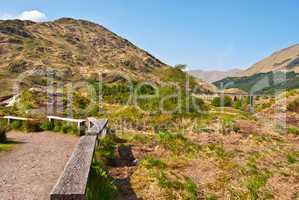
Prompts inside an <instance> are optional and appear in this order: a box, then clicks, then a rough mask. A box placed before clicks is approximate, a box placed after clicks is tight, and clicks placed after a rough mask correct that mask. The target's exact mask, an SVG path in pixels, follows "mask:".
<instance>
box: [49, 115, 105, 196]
mask: <svg viewBox="0 0 299 200" xmlns="http://www.w3.org/2000/svg"><path fill="white" fill-rule="evenodd" d="M90 123H91V124H92V125H89V127H90V128H92V130H91V131H89V134H88V135H85V136H82V137H81V138H80V141H79V143H78V145H77V146H76V148H75V150H74V152H73V154H72V156H71V158H70V159H69V161H68V162H67V164H66V166H65V168H64V171H63V173H62V175H61V176H60V178H59V179H58V181H57V183H56V185H55V186H54V188H53V189H52V192H51V194H50V199H51V200H84V199H85V193H86V187H87V182H88V177H89V172H90V167H91V164H92V160H93V156H94V152H95V149H96V145H97V140H98V139H99V137H100V136H101V135H102V134H106V127H107V125H108V121H107V120H106V119H103V120H97V121H91V122H90ZM94 127H95V128H94ZM87 133H88V132H87Z"/></svg>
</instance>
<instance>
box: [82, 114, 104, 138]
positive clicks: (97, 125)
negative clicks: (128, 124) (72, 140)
mask: <svg viewBox="0 0 299 200" xmlns="http://www.w3.org/2000/svg"><path fill="white" fill-rule="evenodd" d="M88 123H89V125H88V130H87V131H86V133H87V135H99V134H101V133H102V131H103V130H104V129H105V128H106V126H107V124H108V120H107V119H100V120H99V119H96V118H93V117H90V118H88ZM91 124H92V125H93V126H92V127H91Z"/></svg>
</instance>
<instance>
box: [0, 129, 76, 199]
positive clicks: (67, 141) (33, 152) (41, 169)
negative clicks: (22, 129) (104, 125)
mask: <svg viewBox="0 0 299 200" xmlns="http://www.w3.org/2000/svg"><path fill="white" fill-rule="evenodd" d="M8 137H9V139H12V140H13V141H16V142H20V144H17V145H15V147H14V149H13V150H12V151H11V152H4V153H3V152H1V153H0V200H43V199H49V193H50V191H51V189H52V187H53V186H54V185H55V183H56V181H57V179H58V178H59V176H60V174H61V172H62V170H63V168H64V166H65V164H66V162H67V160H68V158H69V157H70V155H71V153H72V151H73V149H74V147H75V145H76V143H77V141H78V138H77V137H75V136H70V135H63V134H57V133H34V134H23V133H9V134H8Z"/></svg>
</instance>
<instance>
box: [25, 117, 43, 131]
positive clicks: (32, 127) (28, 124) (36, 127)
mask: <svg viewBox="0 0 299 200" xmlns="http://www.w3.org/2000/svg"><path fill="white" fill-rule="evenodd" d="M40 124H41V122H40V121H38V120H28V121H25V123H24V129H25V131H26V132H38V131H41V130H42V129H41V128H40Z"/></svg>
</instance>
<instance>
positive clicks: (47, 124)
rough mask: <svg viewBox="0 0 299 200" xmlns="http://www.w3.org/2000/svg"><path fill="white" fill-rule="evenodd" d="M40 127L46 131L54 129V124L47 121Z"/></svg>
mask: <svg viewBox="0 0 299 200" xmlns="http://www.w3.org/2000/svg"><path fill="white" fill-rule="evenodd" d="M40 128H41V129H42V130H44V131H51V130H53V128H54V125H53V123H51V122H50V121H45V122H43V123H42V124H41V125H40Z"/></svg>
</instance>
